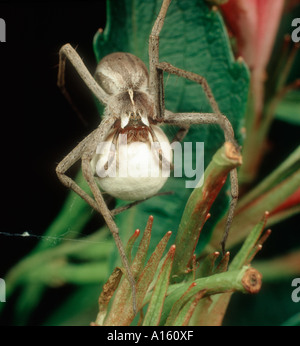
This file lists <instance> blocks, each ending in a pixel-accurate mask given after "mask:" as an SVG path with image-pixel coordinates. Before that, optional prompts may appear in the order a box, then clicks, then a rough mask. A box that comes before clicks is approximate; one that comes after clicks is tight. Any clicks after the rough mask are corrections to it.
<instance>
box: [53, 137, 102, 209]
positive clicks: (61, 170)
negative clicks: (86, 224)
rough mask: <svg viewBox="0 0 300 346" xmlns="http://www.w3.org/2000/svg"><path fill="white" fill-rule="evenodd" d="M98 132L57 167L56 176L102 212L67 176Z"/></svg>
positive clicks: (80, 144)
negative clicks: (67, 172)
mask: <svg viewBox="0 0 300 346" xmlns="http://www.w3.org/2000/svg"><path fill="white" fill-rule="evenodd" d="M95 132H96V131H93V132H92V133H90V134H89V135H88V136H87V137H86V138H84V139H83V140H82V141H81V142H80V143H79V144H78V145H77V146H76V147H75V148H74V149H73V150H72V151H71V152H70V153H69V154H68V155H67V156H66V157H65V158H64V159H63V160H61V162H60V163H59V164H58V165H57V167H56V174H57V176H58V178H59V180H60V181H61V182H62V183H63V185H65V186H66V187H67V188H69V189H71V190H73V191H74V192H76V193H77V194H78V195H79V196H80V197H81V198H83V199H84V200H85V201H86V202H87V203H88V204H89V205H90V206H91V207H92V208H93V209H95V210H96V211H98V212H100V209H99V207H98V205H97V203H96V202H95V200H94V199H93V198H92V197H91V196H90V195H88V194H87V193H86V192H85V191H84V190H82V188H81V187H80V186H79V185H77V184H76V182H75V181H74V180H73V179H71V178H70V177H69V176H67V175H66V174H65V173H66V171H67V170H68V169H69V168H70V167H72V166H73V165H74V164H75V163H76V162H77V161H78V160H79V159H80V158H81V156H82V154H83V152H84V150H85V148H86V147H87V145H88V143H89V142H90V141H91V140H92V138H93V137H94V135H95Z"/></svg>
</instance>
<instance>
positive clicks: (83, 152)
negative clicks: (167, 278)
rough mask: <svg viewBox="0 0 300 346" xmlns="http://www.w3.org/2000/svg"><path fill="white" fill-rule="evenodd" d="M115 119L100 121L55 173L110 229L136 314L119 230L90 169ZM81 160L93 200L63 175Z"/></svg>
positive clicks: (133, 282) (108, 118)
mask: <svg viewBox="0 0 300 346" xmlns="http://www.w3.org/2000/svg"><path fill="white" fill-rule="evenodd" d="M114 122H115V119H114V118H113V117H106V118H104V119H103V120H102V122H101V124H100V126H99V127H98V128H97V129H96V130H94V131H93V132H92V133H91V134H90V135H88V136H87V137H86V138H85V139H83V140H82V141H81V142H80V143H79V144H78V145H77V146H76V147H75V148H74V149H73V150H72V151H71V152H70V153H69V154H68V155H67V156H66V157H65V158H64V159H63V160H62V161H61V162H60V163H59V164H58V165H57V167H56V173H57V175H58V178H59V179H60V181H61V182H62V183H63V184H64V185H65V186H67V187H68V188H70V189H72V190H73V191H74V192H76V193H77V194H78V195H79V196H80V197H82V198H83V199H84V200H85V201H86V202H87V203H88V204H89V205H90V206H91V207H92V208H94V209H95V210H97V211H98V212H99V213H101V215H102V216H103V218H104V220H105V222H106V224H107V226H108V228H109V229H110V231H111V233H112V235H113V237H114V239H115V242H116V245H117V247H118V250H119V253H120V257H121V260H122V264H123V266H124V268H125V270H126V274H127V278H128V280H129V282H130V285H131V288H132V300H133V310H134V313H136V290H135V281H134V278H133V275H132V273H131V269H130V266H129V263H128V259H127V257H126V254H125V250H124V246H123V244H122V241H121V239H120V237H119V230H118V227H117V225H116V223H115V222H114V220H113V217H112V214H111V212H110V210H109V209H108V207H107V205H106V203H105V201H104V199H103V197H102V194H101V191H100V189H99V187H98V185H97V184H96V182H95V179H94V177H93V172H92V168H91V165H90V161H91V159H92V157H93V155H94V153H95V152H96V148H97V145H98V144H99V143H101V142H103V141H104V140H105V138H106V137H107V134H108V132H109V130H110V128H111V127H112V125H113V124H114ZM80 158H81V160H82V173H83V176H84V178H85V180H86V181H87V183H88V185H89V187H90V189H91V191H92V194H93V196H94V198H95V199H93V198H92V197H90V196H89V195H88V194H87V193H86V192H85V191H84V190H82V188H81V187H80V186H78V185H77V184H76V182H75V181H74V180H73V179H71V178H70V177H68V176H67V175H66V174H65V173H66V171H67V170H68V169H69V168H70V167H71V166H72V165H73V164H74V163H75V162H77V161H78V160H80Z"/></svg>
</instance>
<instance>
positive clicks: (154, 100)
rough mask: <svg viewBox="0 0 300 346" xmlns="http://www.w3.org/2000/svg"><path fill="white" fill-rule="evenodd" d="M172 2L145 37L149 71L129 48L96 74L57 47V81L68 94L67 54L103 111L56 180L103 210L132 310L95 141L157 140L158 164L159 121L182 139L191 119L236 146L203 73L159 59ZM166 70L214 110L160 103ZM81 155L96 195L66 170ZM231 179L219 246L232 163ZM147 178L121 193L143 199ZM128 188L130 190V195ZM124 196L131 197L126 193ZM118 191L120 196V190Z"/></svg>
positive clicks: (234, 190) (162, 157)
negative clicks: (213, 127)
mask: <svg viewBox="0 0 300 346" xmlns="http://www.w3.org/2000/svg"><path fill="white" fill-rule="evenodd" d="M170 2H171V0H163V3H162V6H161V9H160V12H159V14H158V17H157V19H156V21H155V23H154V26H153V28H152V31H151V34H150V37H149V74H148V71H147V68H146V66H145V64H144V63H143V62H142V61H141V60H140V59H139V58H137V57H136V56H134V55H132V54H129V53H112V54H109V55H107V56H106V57H104V58H103V59H102V60H101V61H100V62H99V64H98V66H97V69H96V74H95V79H94V78H93V77H92V75H91V74H90V73H89V71H88V70H87V68H86V66H85V65H84V63H83V62H82V60H81V58H80V57H79V55H78V54H77V52H76V51H75V50H74V49H73V48H72V46H71V45H70V44H65V45H64V46H63V47H62V48H61V49H60V51H59V71H58V82H57V83H58V86H59V87H60V88H61V90H62V92H63V93H64V95H65V96H66V97H67V98H69V95H68V93H67V91H66V89H65V64H66V60H69V61H70V63H71V64H72V65H73V67H74V68H75V69H76V71H77V72H78V74H79V76H80V77H81V78H82V80H83V81H84V83H85V84H86V85H87V87H88V88H89V89H90V91H91V92H92V93H93V94H94V95H95V96H96V98H97V99H98V100H99V101H100V102H101V103H102V104H103V105H104V106H105V111H104V117H103V119H102V121H101V123H100V125H99V126H98V127H97V128H96V129H95V130H94V131H93V132H92V133H91V134H89V135H88V136H87V137H86V138H84V139H83V140H82V141H81V142H80V143H79V144H78V145H77V146H76V147H75V148H74V149H73V150H72V151H71V152H70V153H69V154H68V155H67V156H66V157H65V158H64V159H63V160H62V161H61V162H60V163H59V164H58V166H57V168H56V172H57V175H58V177H59V179H60V181H61V182H62V183H63V184H64V185H65V186H67V187H68V188H70V189H72V190H73V191H75V192H76V193H77V194H78V195H80V196H81V197H82V198H83V199H84V200H85V201H86V202H87V203H88V204H89V205H90V206H91V207H92V208H93V209H95V210H96V211H98V212H99V213H101V214H102V216H103V218H104V220H105V222H106V223H107V225H108V227H109V229H110V231H111V233H112V235H113V237H114V239H115V242H116V245H117V247H118V250H119V253H120V257H121V260H122V264H123V266H124V268H125V271H126V274H127V279H128V280H129V282H130V284H131V287H132V297H133V309H134V312H136V308H137V307H136V292H135V280H134V277H133V275H132V273H131V270H130V265H129V263H128V260H127V257H126V255H125V251H124V247H123V244H122V242H121V240H120V237H119V230H118V227H117V225H116V223H115V221H114V219H113V214H112V212H111V211H110V210H109V209H108V207H107V205H106V203H105V201H104V199H103V196H102V193H101V190H100V188H99V186H98V184H97V181H96V179H97V180H98V183H100V186H101V179H98V178H99V177H96V178H95V175H96V174H95V167H94V166H93V164H91V163H92V162H94V163H95V160H96V161H97V160H98V161H99V156H97V154H96V150H97V146H98V144H99V143H101V142H104V141H106V140H107V138H108V137H109V136H110V137H111V143H112V144H116V145H118V143H117V141H118V139H117V135H118V134H119V133H123V134H124V133H126V134H127V136H129V137H131V141H133V142H139V141H140V142H152V143H153V142H155V143H156V144H158V146H157V152H156V154H158V155H157V157H159V164H160V167H161V166H162V163H163V162H164V161H165V162H168V161H171V160H172V157H171V156H170V155H169V154H168V152H164V151H163V150H162V148H161V145H160V144H161V141H162V138H165V137H166V136H164V134H161V132H162V131H161V130H160V129H159V128H158V126H157V125H160V124H169V125H176V126H179V128H180V130H179V134H178V138H180V139H183V137H184V136H185V134H186V133H187V131H188V129H189V127H190V125H192V124H218V125H219V126H220V127H221V128H222V130H223V132H224V137H225V141H228V142H231V143H233V144H234V147H235V148H236V149H237V150H239V149H238V146H237V144H236V141H235V139H234V133H233V130H232V126H231V124H230V122H229V120H228V119H227V118H226V117H225V116H224V115H222V114H221V112H220V110H219V107H218V105H217V103H216V101H215V98H214V96H213V94H212V91H211V89H210V87H209V85H208V83H207V81H206V80H205V78H204V77H202V76H200V75H197V74H195V73H192V72H189V71H184V70H182V69H180V68H177V67H174V66H172V65H171V64H169V63H167V62H160V61H159V34H160V31H161V29H162V27H163V24H164V19H165V16H166V13H167V10H168V7H169V5H170ZM164 72H166V73H169V74H174V75H177V76H179V77H183V78H186V79H189V80H191V81H194V82H196V83H198V84H200V85H201V86H202V88H203V90H204V92H205V94H206V96H207V99H208V100H209V102H210V105H211V108H212V110H213V113H173V112H171V111H169V110H166V109H165V106H164V87H163V73H164ZM163 136H164V137H163ZM132 138H133V139H132ZM112 153H113V154H114V150H112V149H111V148H110V149H108V151H107V153H106V158H105V160H104V161H103V162H102V168H103V166H105V168H108V165H109V164H111V162H112V161H113V159H114V155H112ZM80 159H81V163H82V173H83V176H84V178H85V179H86V181H87V183H88V185H89V187H90V190H91V192H92V194H93V196H94V198H92V197H90V195H88V194H87V193H86V192H85V191H84V190H83V189H82V188H81V187H80V186H78V184H77V183H76V182H75V181H74V180H72V179H71V178H70V177H69V176H67V175H66V171H67V170H68V169H69V168H70V167H71V166H72V165H73V164H74V163H75V162H77V161H78V160H80ZM96 163H97V162H96ZM103 164H104V165H103ZM123 180H124V178H123ZM230 180H231V195H232V199H231V203H230V209H229V212H228V217H227V224H226V229H225V231H224V236H223V240H222V248H223V250H224V247H225V241H226V238H227V234H228V230H229V228H230V224H231V221H232V218H233V213H234V209H235V206H236V203H237V198H238V181H237V172H236V169H234V170H232V171H231V172H230ZM148 181H149V179H148ZM163 183H164V182H162V184H163ZM110 184H111V183H110ZM149 184H150V186H149V189H148V188H147V186H144V188H143V189H142V191H139V192H138V193H137V194H134V189H135V185H134V184H133V186H132V184H131V186H130V183H126V184H125V185H126V188H127V189H128V191H129V192H128V191H127V192H128V193H129V195H126V194H125V199H127V200H130V199H136V200H138V199H145V198H146V197H149V196H151V195H154V194H155V193H156V192H157V191H158V190H159V189H160V187H161V186H160V184H158V183H155V184H154V185H155V186H157V187H156V188H153V186H152V185H151V182H150V183H149ZM111 185H114V184H111ZM121 190H122V189H121ZM148 190H149V191H148ZM106 191H107V192H108V193H110V191H109V184H108V187H107V186H106ZM132 192H133V194H131V195H130V193H132ZM111 194H112V195H115V196H118V191H117V192H116V191H114V192H111ZM128 196H129V197H130V198H127V197H128ZM120 197H121V198H122V194H121V196H120ZM123 198H124V196H123Z"/></svg>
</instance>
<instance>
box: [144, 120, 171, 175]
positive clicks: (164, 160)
mask: <svg viewBox="0 0 300 346" xmlns="http://www.w3.org/2000/svg"><path fill="white" fill-rule="evenodd" d="M149 131H150V134H151V137H152V139H153V142H155V143H157V145H156V146H155V151H156V153H157V154H158V159H159V163H160V165H161V167H162V165H163V163H164V164H165V165H166V166H167V167H170V169H171V170H173V169H174V165H173V163H172V162H170V161H169V160H168V159H167V158H166V157H165V155H164V153H163V151H162V149H161V145H160V143H159V140H158V138H157V137H156V134H155V132H154V131H153V129H152V128H151V126H150V127H149Z"/></svg>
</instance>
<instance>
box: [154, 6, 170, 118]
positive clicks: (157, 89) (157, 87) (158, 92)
mask: <svg viewBox="0 0 300 346" xmlns="http://www.w3.org/2000/svg"><path fill="white" fill-rule="evenodd" d="M170 3H171V0H164V1H163V3H162V5H161V9H160V12H159V14H158V16H157V18H156V21H155V23H154V25H153V28H152V31H151V34H150V37H149V88H150V93H151V94H152V95H153V96H154V102H155V106H156V110H157V119H161V118H162V115H163V109H161V108H160V100H161V98H163V88H162V89H161V86H162V83H161V82H160V80H161V78H162V71H161V70H159V69H157V68H156V66H157V64H158V63H159V34H160V31H161V29H162V27H163V25H164V21H165V17H166V14H167V11H168V8H169V5H170Z"/></svg>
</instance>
